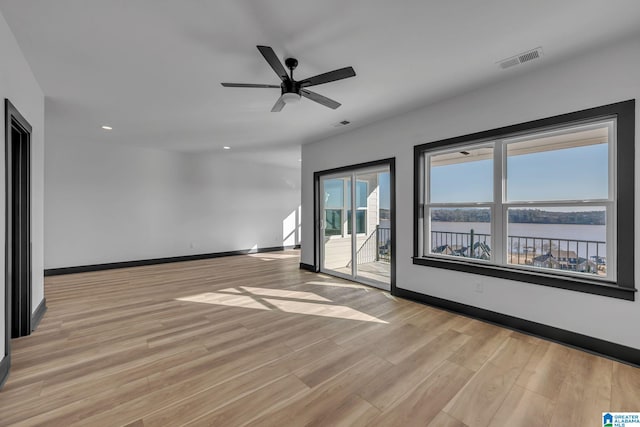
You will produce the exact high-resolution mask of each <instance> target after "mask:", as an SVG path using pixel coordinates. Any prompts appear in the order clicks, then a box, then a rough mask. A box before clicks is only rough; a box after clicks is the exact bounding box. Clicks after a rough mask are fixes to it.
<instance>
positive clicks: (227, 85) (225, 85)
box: [220, 83, 280, 89]
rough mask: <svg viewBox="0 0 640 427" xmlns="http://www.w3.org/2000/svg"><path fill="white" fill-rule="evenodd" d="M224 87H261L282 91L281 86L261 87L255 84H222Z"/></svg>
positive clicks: (262, 86) (261, 86)
mask: <svg viewBox="0 0 640 427" xmlns="http://www.w3.org/2000/svg"><path fill="white" fill-rule="evenodd" d="M220 84H221V85H222V86H224V87H260V88H276V89H280V85H259V84H253V83H220Z"/></svg>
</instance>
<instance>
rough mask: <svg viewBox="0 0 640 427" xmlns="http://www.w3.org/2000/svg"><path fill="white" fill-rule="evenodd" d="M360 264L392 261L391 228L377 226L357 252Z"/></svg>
mask: <svg viewBox="0 0 640 427" xmlns="http://www.w3.org/2000/svg"><path fill="white" fill-rule="evenodd" d="M356 259H357V261H358V265H361V264H366V263H369V262H374V261H380V262H387V263H388V262H391V229H390V228H388V227H380V226H379V225H378V226H376V229H375V230H374V231H373V233H371V234H370V235H369V237H367V240H365V241H364V242H363V243H362V245H360V247H359V248H358V251H357V252H356Z"/></svg>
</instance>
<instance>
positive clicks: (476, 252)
mask: <svg viewBox="0 0 640 427" xmlns="http://www.w3.org/2000/svg"><path fill="white" fill-rule="evenodd" d="M429 215H430V217H431V253H432V254H442V255H453V256H462V257H466V258H477V259H484V260H489V259H491V210H490V209H488V208H482V209H477V208H455V209H454V208H438V209H431V211H430V214H429Z"/></svg>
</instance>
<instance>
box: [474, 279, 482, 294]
mask: <svg viewBox="0 0 640 427" xmlns="http://www.w3.org/2000/svg"><path fill="white" fill-rule="evenodd" d="M475 291H476V292H477V293H479V294H481V293H483V292H484V283H482V282H477V283H476V289H475Z"/></svg>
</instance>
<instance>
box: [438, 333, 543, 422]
mask: <svg viewBox="0 0 640 427" xmlns="http://www.w3.org/2000/svg"><path fill="white" fill-rule="evenodd" d="M534 347H535V346H534V345H533V344H530V343H527V342H524V341H521V340H517V339H514V338H507V341H506V342H505V343H504V345H503V346H502V347H501V348H500V349H499V350H498V351H497V352H496V353H495V354H494V356H493V357H492V358H491V359H490V360H489V361H488V362H487V363H486V364H485V365H483V366H482V368H480V370H478V372H477V373H476V375H475V376H473V377H472V378H471V380H469V382H468V383H467V385H466V386H465V387H464V388H463V389H462V390H461V391H460V393H458V394H457V395H456V396H455V397H454V398H453V399H452V400H451V401H450V402H449V404H447V406H446V407H445V408H444V412H446V413H448V414H449V415H451V416H453V417H454V418H456V419H458V420H461V421H462V422H464V423H465V424H467V425H468V426H470V427H476V426H477V427H484V426H487V425H488V424H489V422H490V421H491V419H492V418H493V416H494V415H495V413H496V412H497V410H498V408H500V406H501V405H502V403H503V402H504V400H505V398H506V397H507V394H508V393H509V391H510V390H511V387H512V386H513V384H514V383H515V381H516V379H517V378H518V376H519V375H520V373H521V372H522V370H523V369H524V366H525V365H526V364H527V362H528V361H529V358H530V357H531V353H532V351H533V349H534Z"/></svg>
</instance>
